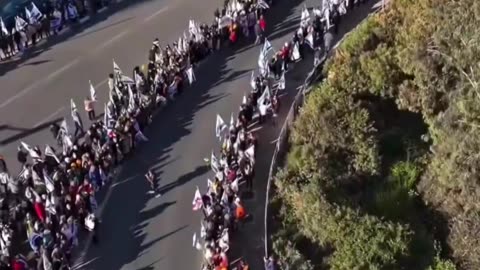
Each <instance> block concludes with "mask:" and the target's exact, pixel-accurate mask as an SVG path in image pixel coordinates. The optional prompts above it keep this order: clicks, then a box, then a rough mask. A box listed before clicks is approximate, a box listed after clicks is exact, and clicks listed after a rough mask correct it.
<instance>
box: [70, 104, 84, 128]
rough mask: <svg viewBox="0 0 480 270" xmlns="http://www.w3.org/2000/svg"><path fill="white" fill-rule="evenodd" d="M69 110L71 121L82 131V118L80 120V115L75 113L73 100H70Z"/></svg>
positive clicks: (75, 107) (75, 108)
mask: <svg viewBox="0 0 480 270" xmlns="http://www.w3.org/2000/svg"><path fill="white" fill-rule="evenodd" d="M70 109H71V115H72V119H73V121H74V122H75V123H77V124H78V125H79V126H80V127H81V128H82V129H83V123H82V118H80V114H79V113H78V111H77V105H75V102H74V101H73V99H70Z"/></svg>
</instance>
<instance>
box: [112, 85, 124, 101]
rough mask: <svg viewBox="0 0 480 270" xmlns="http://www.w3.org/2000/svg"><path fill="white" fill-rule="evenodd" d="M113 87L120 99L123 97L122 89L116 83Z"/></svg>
mask: <svg viewBox="0 0 480 270" xmlns="http://www.w3.org/2000/svg"><path fill="white" fill-rule="evenodd" d="M127 85H128V84H127ZM113 89H114V90H115V94H117V97H118V98H119V99H121V98H122V97H123V93H122V91H120V89H119V88H118V87H117V86H116V85H115V87H114V88H113ZM112 101H113V99H112ZM114 104H115V103H114Z"/></svg>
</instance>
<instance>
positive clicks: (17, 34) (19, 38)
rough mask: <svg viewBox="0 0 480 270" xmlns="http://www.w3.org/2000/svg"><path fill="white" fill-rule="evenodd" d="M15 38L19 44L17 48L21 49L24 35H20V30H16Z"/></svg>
mask: <svg viewBox="0 0 480 270" xmlns="http://www.w3.org/2000/svg"><path fill="white" fill-rule="evenodd" d="M13 40H14V41H15V44H16V45H17V50H18V51H21V49H22V44H21V43H22V35H20V32H18V31H16V32H15V33H14V34H13Z"/></svg>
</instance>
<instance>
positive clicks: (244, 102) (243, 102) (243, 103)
mask: <svg viewBox="0 0 480 270" xmlns="http://www.w3.org/2000/svg"><path fill="white" fill-rule="evenodd" d="M242 105H247V97H246V96H245V95H243V98H242Z"/></svg>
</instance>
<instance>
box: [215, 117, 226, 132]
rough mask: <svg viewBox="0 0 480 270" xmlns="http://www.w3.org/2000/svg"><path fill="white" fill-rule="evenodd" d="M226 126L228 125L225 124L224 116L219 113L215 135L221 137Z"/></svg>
mask: <svg viewBox="0 0 480 270" xmlns="http://www.w3.org/2000/svg"><path fill="white" fill-rule="evenodd" d="M226 127H227V126H226V125H225V121H223V119H222V117H221V116H220V115H219V114H217V121H216V124H215V136H216V137H217V138H221V137H222V132H223V130H224V129H225V128H226Z"/></svg>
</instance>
